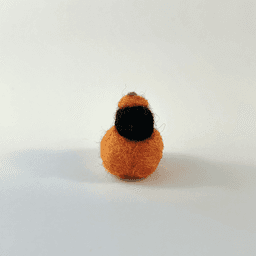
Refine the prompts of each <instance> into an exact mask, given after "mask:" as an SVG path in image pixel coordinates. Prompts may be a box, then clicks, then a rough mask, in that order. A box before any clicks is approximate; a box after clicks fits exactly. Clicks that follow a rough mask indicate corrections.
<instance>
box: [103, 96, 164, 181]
mask: <svg viewBox="0 0 256 256" xmlns="http://www.w3.org/2000/svg"><path fill="white" fill-rule="evenodd" d="M134 106H144V107H146V108H147V109H148V101H147V100H146V99H144V98H143V97H141V96H138V95H137V94H136V93H131V94H128V95H125V96H124V97H123V98H122V99H121V100H120V101H119V103H118V107H119V109H122V108H127V107H134ZM136 113H137V112H136ZM143 113H144V112H143ZM140 119H141V118H140ZM100 147H101V158H102V161H103V166H104V167H105V169H106V170H107V171H108V172H110V173H111V174H113V175H116V176H118V177H120V178H121V179H140V178H146V177H147V176H148V175H150V174H152V173H153V172H154V171H155V170H156V168H157V166H158V164H159V162H160V160H161V158H162V154H163V148H164V145H163V140H162V137H161V135H160V133H159V131H157V130H156V129H155V128H153V130H152V135H150V137H149V138H146V139H143V140H142V141H139V140H131V139H127V138H125V137H123V136H121V135H120V134H119V132H118V129H117V127H116V125H114V126H112V127H111V128H110V129H109V130H108V131H107V132H106V134H105V135H104V137H103V138H102V140H101V145H100Z"/></svg>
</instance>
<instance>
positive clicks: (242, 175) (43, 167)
mask: <svg viewBox="0 0 256 256" xmlns="http://www.w3.org/2000/svg"><path fill="white" fill-rule="evenodd" d="M5 162H6V163H7V162H8V168H11V166H14V167H15V168H16V169H17V174H18V175H23V174H24V173H27V174H28V175H31V176H33V177H42V178H51V177H58V178H61V179H67V180H73V181H77V182H88V183H124V182H125V183H127V181H129V180H121V179H119V178H117V177H116V176H114V175H112V174H110V173H108V172H107V171H106V170H105V169H104V167H103V166H102V160H101V158H100V153H99V150H98V149H77V150H74V149H73V150H72V149H70V150H30V151H19V152H15V153H12V154H9V156H7V157H6V159H5ZM255 181H256V167H255V166H246V165H239V164H232V163H221V162H214V161H209V160H204V159H200V158H198V157H193V156H188V155H181V154H170V153H166V152H164V153H163V158H162V159H161V161H160V163H159V165H158V167H157V169H156V171H155V172H154V173H152V174H151V175H150V176H148V177H147V178H146V179H141V180H137V181H131V183H130V184H134V185H138V186H147V187H159V188H167V187H168V188H172V187H175V188H188V187H220V188H226V189H231V190H240V189H243V188H249V187H252V186H255V184H256V182H255Z"/></svg>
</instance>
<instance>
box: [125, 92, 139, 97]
mask: <svg viewBox="0 0 256 256" xmlns="http://www.w3.org/2000/svg"><path fill="white" fill-rule="evenodd" d="M127 95H129V96H137V93H136V92H129V93H128V94H127Z"/></svg>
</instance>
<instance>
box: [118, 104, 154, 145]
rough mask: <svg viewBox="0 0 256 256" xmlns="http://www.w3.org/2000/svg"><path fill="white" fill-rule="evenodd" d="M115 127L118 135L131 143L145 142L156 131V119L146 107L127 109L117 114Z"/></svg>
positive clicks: (119, 110)
mask: <svg viewBox="0 0 256 256" xmlns="http://www.w3.org/2000/svg"><path fill="white" fill-rule="evenodd" d="M115 127H116V129H117V131H118V133H119V134H120V135H121V136H123V137H124V138H126V139H128V140H131V141H143V140H146V139H148V138H150V137H151V135H152V133H153V131H154V118H153V114H152V113H151V111H150V110H149V109H148V108H147V107H144V106H135V107H125V108H122V109H118V110H117V112H116V120H115Z"/></svg>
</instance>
